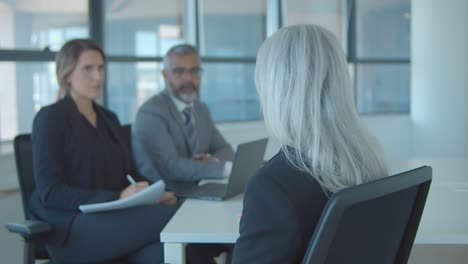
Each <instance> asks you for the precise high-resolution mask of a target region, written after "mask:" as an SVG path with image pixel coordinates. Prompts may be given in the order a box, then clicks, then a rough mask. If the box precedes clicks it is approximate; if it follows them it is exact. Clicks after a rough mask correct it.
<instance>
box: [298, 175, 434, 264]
mask: <svg viewBox="0 0 468 264" xmlns="http://www.w3.org/2000/svg"><path fill="white" fill-rule="evenodd" d="M431 180H432V168H431V167H427V166H423V167H420V168H417V169H414V170H411V171H407V172H403V173H400V174H397V175H394V176H391V177H387V178H384V179H381V180H377V181H374V182H370V183H366V184H362V185H358V186H353V187H350V188H347V189H344V190H341V191H338V192H336V193H335V194H334V195H333V196H332V197H331V198H330V200H329V201H328V203H327V204H326V206H325V208H324V210H323V212H322V215H321V218H320V220H319V223H318V225H317V227H316V229H315V232H314V234H313V235H312V239H311V241H310V243H309V246H308V249H307V252H306V254H305V255H304V259H303V262H302V264H312V263H314V264H325V263H326V264H335V263H360V264H373V263H379V264H387V263H388V264H390V263H392V264H393V263H397V264H400V263H407V261H408V258H409V255H410V253H411V249H412V247H413V243H414V239H415V236H416V231H417V229H418V225H419V221H420V220H421V215H422V213H423V209H424V205H425V203H426V198H427V194H428V192H429V187H430V185H431Z"/></svg>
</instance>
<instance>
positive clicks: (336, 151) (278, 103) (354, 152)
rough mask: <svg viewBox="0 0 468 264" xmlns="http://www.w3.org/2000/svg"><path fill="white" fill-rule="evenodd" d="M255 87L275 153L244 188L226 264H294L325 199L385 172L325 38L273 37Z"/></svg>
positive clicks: (343, 65) (308, 31) (291, 31)
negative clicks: (230, 255)
mask: <svg viewBox="0 0 468 264" xmlns="http://www.w3.org/2000/svg"><path fill="white" fill-rule="evenodd" d="M255 84H256V87H257V92H258V95H259V98H260V104H261V107H262V112H263V116H264V120H265V124H266V126H267V128H268V130H269V131H270V133H271V134H272V136H273V137H274V138H275V139H276V140H277V141H279V143H280V144H281V150H280V152H279V153H278V154H277V155H276V156H274V157H273V158H272V159H271V160H270V161H269V162H268V163H267V164H266V165H265V166H264V167H263V168H261V169H260V170H259V171H258V172H257V173H256V175H254V176H253V177H252V178H251V180H250V182H249V184H248V186H247V189H246V192H245V195H244V209H243V213H242V219H241V222H240V237H239V239H238V240H237V243H236V246H235V250H234V256H233V263H300V262H301V260H302V258H303V256H304V254H305V251H306V249H307V245H308V242H309V240H310V238H311V236H312V233H313V232H314V230H315V226H316V224H317V222H318V220H319V217H320V215H321V212H322V209H323V207H324V206H325V203H326V202H327V201H328V199H329V197H330V195H331V194H333V193H335V192H337V191H339V190H341V189H344V188H347V187H350V186H354V185H359V184H362V183H366V182H369V181H373V180H376V179H378V178H382V177H385V176H387V175H388V170H387V167H386V164H385V162H384V158H383V157H382V150H381V149H380V147H379V145H378V143H377V142H376V140H375V139H374V138H373V137H372V136H371V135H370V134H369V133H368V132H367V130H366V129H365V127H364V126H363V125H362V123H361V121H360V119H359V116H358V114H357V111H356V108H355V104H354V97H353V89H352V85H351V81H350V77H349V72H348V66H347V62H346V57H345V55H344V53H343V50H342V49H341V47H340V44H339V42H338V40H337V39H336V37H335V36H334V35H333V34H332V33H331V32H330V31H328V30H326V29H325V28H323V27H320V26H316V25H294V26H289V27H285V28H282V29H280V30H279V31H278V32H276V33H275V34H274V35H273V36H271V37H269V38H268V39H267V40H266V41H265V42H264V43H263V44H262V46H261V47H260V49H259V51H258V54H257V65H256V68H255Z"/></svg>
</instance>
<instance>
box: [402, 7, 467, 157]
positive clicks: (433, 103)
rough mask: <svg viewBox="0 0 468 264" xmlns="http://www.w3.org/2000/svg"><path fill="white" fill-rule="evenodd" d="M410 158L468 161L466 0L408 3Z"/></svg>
mask: <svg viewBox="0 0 468 264" xmlns="http://www.w3.org/2000/svg"><path fill="white" fill-rule="evenodd" d="M411 12H412V15H411V21H412V24H411V32H412V38H411V41H412V44H411V72H412V80H411V109H412V113H411V119H412V155H414V156H429V157H463V156H465V157H466V156H468V102H467V99H468V29H467V27H466V25H468V16H467V12H468V1H466V0H445V1H440V0H413V1H412V10H411Z"/></svg>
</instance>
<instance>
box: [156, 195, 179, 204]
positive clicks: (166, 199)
mask: <svg viewBox="0 0 468 264" xmlns="http://www.w3.org/2000/svg"><path fill="white" fill-rule="evenodd" d="M156 203H159V204H168V205H174V204H176V203H177V197H176V196H175V195H174V193H173V192H165V193H164V194H163V196H162V197H161V198H159V200H157V201H156Z"/></svg>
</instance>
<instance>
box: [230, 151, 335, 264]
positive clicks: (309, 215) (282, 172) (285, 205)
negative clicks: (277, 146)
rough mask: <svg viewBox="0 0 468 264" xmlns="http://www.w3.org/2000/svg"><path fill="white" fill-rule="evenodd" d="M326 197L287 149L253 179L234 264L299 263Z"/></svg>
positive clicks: (248, 188)
mask: <svg viewBox="0 0 468 264" xmlns="http://www.w3.org/2000/svg"><path fill="white" fill-rule="evenodd" d="M327 200H328V197H327V195H326V194H325V193H324V191H323V190H322V188H321V187H320V185H319V184H318V182H317V181H315V180H314V179H313V178H312V177H310V176H308V175H307V174H305V173H303V172H300V171H298V170H297V169H296V168H294V167H293V166H292V165H291V164H290V163H289V162H288V161H287V159H286V156H285V155H284V153H283V152H280V153H279V154H277V155H276V156H275V157H273V158H272V159H271V160H270V161H269V162H268V163H267V164H266V165H265V166H264V167H263V168H261V169H260V170H259V171H258V172H257V173H256V174H255V175H254V176H252V177H251V179H250V180H249V183H248V185H247V189H246V191H245V194H244V209H243V211H242V218H241V221H240V237H239V239H238V240H237V243H236V246H235V248H234V255H233V263H281V264H286V263H301V261H302V258H303V256H304V254H305V251H306V249H307V246H308V244H309V241H310V239H311V237H312V234H313V232H314V229H315V226H316V225H317V223H318V220H319V218H320V215H321V213H322V209H323V208H324V206H325V203H326V202H327Z"/></svg>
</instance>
